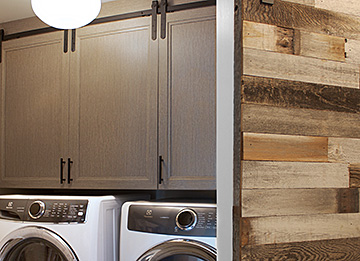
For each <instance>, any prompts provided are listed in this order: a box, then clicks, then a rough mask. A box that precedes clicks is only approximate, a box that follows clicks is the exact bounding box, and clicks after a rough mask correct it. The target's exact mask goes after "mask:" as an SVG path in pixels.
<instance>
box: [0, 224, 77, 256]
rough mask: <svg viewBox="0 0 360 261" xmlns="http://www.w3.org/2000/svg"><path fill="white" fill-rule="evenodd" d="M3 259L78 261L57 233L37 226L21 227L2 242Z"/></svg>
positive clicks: (0, 253)
mask: <svg viewBox="0 0 360 261" xmlns="http://www.w3.org/2000/svg"><path fill="white" fill-rule="evenodd" d="M0 247H1V250H0V260H1V261H35V260H36V261H78V258H77V257H76V255H75V253H74V252H73V251H72V249H71V248H70V247H69V245H68V244H67V243H66V242H65V241H64V240H63V239H62V238H61V237H60V236H58V235H57V234H56V233H54V232H52V231H50V230H48V229H46V228H43V227H36V226H29V227H24V228H20V229H18V230H15V231H13V232H12V233H10V234H9V235H7V236H6V237H5V238H4V239H3V240H2V241H1V242H0Z"/></svg>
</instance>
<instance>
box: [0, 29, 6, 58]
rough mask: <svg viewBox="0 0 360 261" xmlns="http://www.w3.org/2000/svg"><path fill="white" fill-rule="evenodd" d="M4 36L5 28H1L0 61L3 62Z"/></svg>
mask: <svg viewBox="0 0 360 261" xmlns="http://www.w3.org/2000/svg"><path fill="white" fill-rule="evenodd" d="M4 36H5V33H4V29H1V30H0V63H1V57H2V42H3V40H4Z"/></svg>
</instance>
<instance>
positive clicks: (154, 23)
mask: <svg viewBox="0 0 360 261" xmlns="http://www.w3.org/2000/svg"><path fill="white" fill-rule="evenodd" d="M158 7H159V3H158V1H157V0H154V1H152V4H151V39H153V40H154V41H155V40H156V37H157V13H158Z"/></svg>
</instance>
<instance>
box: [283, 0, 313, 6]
mask: <svg viewBox="0 0 360 261" xmlns="http://www.w3.org/2000/svg"><path fill="white" fill-rule="evenodd" d="M283 1H286V2H292V3H297V4H302V5H310V6H315V0H283Z"/></svg>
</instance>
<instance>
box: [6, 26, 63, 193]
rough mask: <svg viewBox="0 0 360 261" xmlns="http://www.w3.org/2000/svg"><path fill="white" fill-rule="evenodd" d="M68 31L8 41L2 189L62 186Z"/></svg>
mask: <svg viewBox="0 0 360 261" xmlns="http://www.w3.org/2000/svg"><path fill="white" fill-rule="evenodd" d="M62 38H63V33H62V32H57V33H51V34H46V35H41V36H33V37H25V38H22V39H17V40H11V41H9V42H4V43H3V63H2V84H1V87H2V88H1V101H2V107H1V109H2V114H1V116H2V121H1V122H2V129H1V130H2V132H1V145H2V147H1V149H2V150H1V182H0V186H1V187H22V188H27V187H29V188H36V187H44V186H45V187H48V188H51V187H60V180H59V179H60V178H59V176H60V173H59V172H60V158H61V157H62V155H64V149H65V144H64V140H65V137H66V136H67V120H68V119H67V101H66V97H67V96H66V95H67V91H68V90H67V88H68V85H67V81H66V80H64V79H66V77H68V76H67V74H68V56H67V55H65V54H64V53H63V49H62V48H63V42H62V41H63V39H62Z"/></svg>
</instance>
